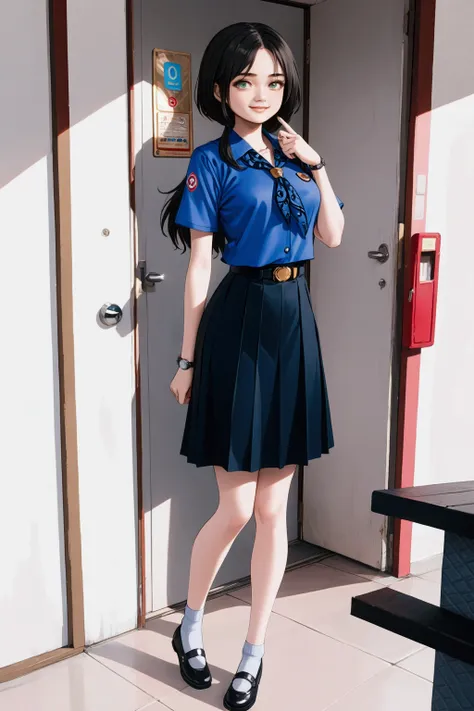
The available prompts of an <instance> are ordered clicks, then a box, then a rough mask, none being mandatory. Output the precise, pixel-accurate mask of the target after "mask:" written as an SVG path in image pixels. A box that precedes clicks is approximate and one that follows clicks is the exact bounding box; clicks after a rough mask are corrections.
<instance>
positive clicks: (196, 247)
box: [181, 229, 213, 372]
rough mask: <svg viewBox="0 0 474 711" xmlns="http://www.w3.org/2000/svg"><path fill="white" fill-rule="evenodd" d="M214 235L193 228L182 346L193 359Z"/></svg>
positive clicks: (209, 273)
mask: <svg viewBox="0 0 474 711" xmlns="http://www.w3.org/2000/svg"><path fill="white" fill-rule="evenodd" d="M212 237H213V235H212V232H200V231H199V230H194V229H192V230H191V256H190V258H189V265H188V271H187V272H186V281H185V285H184V332H183V344H182V348H181V355H182V357H183V358H186V359H187V360H191V361H192V360H193V358H194V346H195V343H196V334H197V330H198V327H199V322H200V321H201V316H202V312H203V311H204V306H205V303H206V297H207V292H208V289H209V282H210V278H211V266H212ZM183 372H185V371H183Z"/></svg>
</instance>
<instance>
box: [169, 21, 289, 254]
mask: <svg viewBox="0 0 474 711" xmlns="http://www.w3.org/2000/svg"><path fill="white" fill-rule="evenodd" d="M259 49H266V50H268V51H269V52H270V53H271V54H272V55H273V57H274V59H275V62H278V63H279V64H280V66H281V67H282V69H283V73H284V75H285V86H284V89H283V101H282V105H281V108H280V110H279V112H278V115H279V116H281V118H283V119H284V120H285V121H289V120H290V118H291V117H292V115H293V114H294V113H295V112H296V111H297V110H298V109H299V107H300V105H301V85H300V77H299V73H298V67H297V65H296V62H295V58H294V56H293V53H292V51H291V49H290V47H289V46H288V44H287V43H286V42H285V40H284V39H283V37H282V36H281V35H280V34H279V33H278V32H276V30H274V29H272V28H271V27H269V26H268V25H264V24H262V23H260V22H237V23H235V24H233V25H229V26H228V27H224V28H223V29H222V30H220V31H219V32H218V33H217V34H216V35H214V37H213V38H212V39H211V41H210V42H209V44H208V45H207V47H206V49H205V51H204V55H203V58H202V61H201V66H200V68H199V74H198V78H197V82H196V87H195V102H196V106H197V108H198V111H199V113H200V114H201V115H202V116H206V117H207V118H208V119H210V120H211V121H217V123H220V124H221V125H222V126H224V131H223V133H222V136H221V138H220V141H219V153H220V156H221V158H222V160H224V161H225V162H226V163H227V164H228V165H231V166H233V167H234V168H237V169H239V170H241V169H242V166H240V165H239V164H238V163H237V162H236V161H235V159H234V157H233V155H232V150H231V147H230V143H229V136H230V133H231V130H232V128H233V126H234V123H235V116H234V113H233V111H232V110H231V109H230V107H229V105H228V98H229V87H230V84H231V82H232V80H233V79H235V77H237V76H239V75H241V74H245V72H246V71H248V70H249V69H250V67H251V65H252V64H253V62H254V59H255V55H256V54H257V52H258V50H259ZM215 84H217V85H218V86H219V89H220V97H221V99H220V101H218V100H217V99H216V97H215V96H214V85H215ZM263 127H264V128H265V129H266V130H267V131H269V132H270V133H273V132H275V131H276V130H277V129H278V128H279V127H280V122H279V121H278V119H277V118H276V116H273V117H272V118H270V119H268V121H265V123H264V124H263ZM185 187H186V178H184V179H183V180H182V181H181V182H180V183H179V185H177V187H176V188H173V190H170V191H169V192H164V191H161V190H160V191H159V192H161V193H164V194H166V195H170V194H171V197H170V198H168V200H167V201H166V203H165V204H164V206H163V208H162V210H161V216H160V225H161V229H162V231H163V234H165V225H166V223H167V227H168V233H169V236H170V238H171V240H172V242H173V244H174V245H175V247H176V248H179V247H180V246H181V245H182V246H183V252H185V251H186V247H191V234H190V230H189V228H188V227H183V226H182V225H177V224H176V222H175V218H176V214H177V212H178V208H179V204H180V202H181V198H182V196H183V193H184V190H185ZM180 243H181V244H180ZM224 247H225V235H224V234H223V233H221V232H220V231H219V230H218V231H217V232H215V233H214V236H213V241H212V248H213V250H214V251H216V252H217V254H216V256H218V254H219V253H220V252H223V250H224Z"/></svg>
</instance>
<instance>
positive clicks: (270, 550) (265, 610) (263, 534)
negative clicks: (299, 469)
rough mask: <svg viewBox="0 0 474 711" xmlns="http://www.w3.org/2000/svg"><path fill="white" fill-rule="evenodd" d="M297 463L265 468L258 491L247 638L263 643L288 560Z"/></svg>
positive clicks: (253, 642)
mask: <svg viewBox="0 0 474 711" xmlns="http://www.w3.org/2000/svg"><path fill="white" fill-rule="evenodd" d="M295 469H296V465H295V464H288V465H287V466H286V467H283V469H277V468H272V469H270V468H268V469H261V470H260V474H259V477H258V483H257V491H256V494H255V521H256V524H257V528H256V535H255V543H254V547H253V553H252V564H251V579H252V610H251V614H250V622H249V629H248V633H247V641H248V642H250V644H263V641H264V638H265V632H266V629H267V624H268V620H269V619H270V613H271V611H272V607H273V603H274V602H275V598H276V595H277V593H278V589H279V587H280V585H281V581H282V578H283V574H284V572H285V567H286V563H287V560H288V531H287V526H286V509H287V504H288V494H289V491H290V486H291V481H292V478H293V474H294V473H295Z"/></svg>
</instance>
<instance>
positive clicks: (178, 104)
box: [153, 48, 193, 158]
mask: <svg viewBox="0 0 474 711" xmlns="http://www.w3.org/2000/svg"><path fill="white" fill-rule="evenodd" d="M192 151H193V102H192V86H191V55H190V54H188V53H186V52H172V51H170V50H166V49H156V48H155V49H153V155H154V156H155V157H161V156H168V157H170V156H175V157H178V158H189V157H190V155H191V153H192Z"/></svg>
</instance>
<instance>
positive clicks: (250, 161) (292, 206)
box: [241, 146, 308, 237]
mask: <svg viewBox="0 0 474 711" xmlns="http://www.w3.org/2000/svg"><path fill="white" fill-rule="evenodd" d="M273 153H274V156H275V166H272V164H271V163H269V162H268V161H267V160H265V158H264V157H263V156H261V155H260V153H257V151H256V150H254V149H253V148H252V150H250V151H248V152H247V153H246V154H245V155H243V156H242V157H241V160H242V161H243V162H244V163H245V165H247V166H248V167H249V168H258V169H260V170H268V172H269V173H271V175H272V177H273V178H274V180H275V185H274V188H273V198H274V200H275V202H276V203H277V205H278V207H279V209H280V212H281V214H282V215H283V218H284V220H285V222H286V223H287V224H288V225H289V224H290V221H291V216H292V215H293V217H294V218H295V220H296V221H297V223H298V225H299V226H300V228H301V231H302V233H303V236H304V237H306V232H307V231H308V217H307V215H306V210H305V209H304V205H303V201H302V200H301V198H300V196H299V194H298V192H297V191H296V190H295V188H294V187H293V186H292V184H291V183H290V181H289V180H287V178H285V176H284V175H283V169H282V166H284V165H285V163H286V157H285V155H284V154H283V153H282V151H280V150H279V149H278V148H276V147H275V146H274V148H273Z"/></svg>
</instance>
